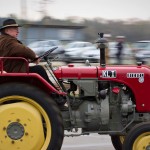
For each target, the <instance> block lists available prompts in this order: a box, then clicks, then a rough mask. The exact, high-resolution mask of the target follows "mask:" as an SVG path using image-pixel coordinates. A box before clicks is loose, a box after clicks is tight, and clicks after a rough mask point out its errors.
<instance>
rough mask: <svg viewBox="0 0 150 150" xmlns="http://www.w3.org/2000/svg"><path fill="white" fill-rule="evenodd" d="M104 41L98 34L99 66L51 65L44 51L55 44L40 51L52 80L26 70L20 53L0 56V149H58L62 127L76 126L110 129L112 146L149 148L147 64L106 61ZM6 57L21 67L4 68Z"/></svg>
mask: <svg viewBox="0 0 150 150" xmlns="http://www.w3.org/2000/svg"><path fill="white" fill-rule="evenodd" d="M105 42H106V40H105V39H104V38H103V34H100V39H99V40H98V41H97V43H98V47H99V48H100V66H90V65H89V66H80V67H74V66H73V65H68V66H63V67H58V68H55V69H54V68H53V67H52V64H51V60H50V59H48V55H49V53H50V52H51V51H52V50H54V49H55V48H53V49H52V50H50V51H48V52H47V53H45V54H44V55H43V56H42V57H44V59H45V60H46V61H47V65H46V67H47V68H48V71H49V72H50V73H51V75H52V77H53V79H54V81H55V86H52V85H50V84H49V83H48V82H47V81H46V80H44V79H43V78H42V77H41V76H39V75H38V74H35V73H29V71H28V66H29V64H28V62H27V61H26V60H25V59H24V58H6V57H5V58H3V57H1V58H0V131H1V133H0V149H1V150H60V149H61V146H62V142H63V138H64V130H67V131H70V132H71V133H72V131H74V132H77V131H78V129H79V128H80V129H81V133H80V135H84V134H90V133H98V134H108V135H110V136H111V140H112V144H113V146H114V147H115V149H116V150H122V149H123V150H150V94H148V93H149V87H150V85H149V83H150V68H149V67H148V66H145V65H142V64H141V63H138V64H137V65H131V66H129V65H121V66H119V65H114V66H113V65H111V66H107V65H106V63H105V48H106V44H105ZM7 59H11V60H12V61H13V60H14V59H21V60H22V61H24V62H26V64H27V65H26V73H8V72H7V73H4V67H3V64H4V63H5V61H6V60H7ZM62 104H65V105H66V107H60V106H61V105H62ZM74 135H75V136H76V134H70V136H74Z"/></svg>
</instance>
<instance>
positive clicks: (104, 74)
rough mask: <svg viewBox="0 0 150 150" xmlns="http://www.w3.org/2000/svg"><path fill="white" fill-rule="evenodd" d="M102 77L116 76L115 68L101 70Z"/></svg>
mask: <svg viewBox="0 0 150 150" xmlns="http://www.w3.org/2000/svg"><path fill="white" fill-rule="evenodd" d="M101 77H102V78H116V71H115V70H102V76H101Z"/></svg>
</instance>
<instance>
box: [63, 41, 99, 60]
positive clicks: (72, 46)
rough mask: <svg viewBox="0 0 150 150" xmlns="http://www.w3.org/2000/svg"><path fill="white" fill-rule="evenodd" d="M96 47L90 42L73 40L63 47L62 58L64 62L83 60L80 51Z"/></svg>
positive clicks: (92, 49)
mask: <svg viewBox="0 0 150 150" xmlns="http://www.w3.org/2000/svg"><path fill="white" fill-rule="evenodd" d="M94 50H96V47H95V45H94V44H92V43H90V42H84V41H75V42H71V43H68V44H67V45H66V47H65V54H64V60H65V61H66V62H72V61H83V57H82V53H83V52H85V53H86V52H87V51H94Z"/></svg>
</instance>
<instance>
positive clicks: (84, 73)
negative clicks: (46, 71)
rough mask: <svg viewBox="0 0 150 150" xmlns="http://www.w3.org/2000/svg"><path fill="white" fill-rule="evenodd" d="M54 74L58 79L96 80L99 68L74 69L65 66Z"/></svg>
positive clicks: (84, 67) (71, 66)
mask: <svg viewBox="0 0 150 150" xmlns="http://www.w3.org/2000/svg"><path fill="white" fill-rule="evenodd" d="M54 74H55V76H56V78H57V79H65V78H66V79H91V78H92V79H94V78H97V75H98V70H97V67H87V66H83V67H81V66H80V67H74V66H73V65H70V66H63V67H59V68H58V69H56V70H54Z"/></svg>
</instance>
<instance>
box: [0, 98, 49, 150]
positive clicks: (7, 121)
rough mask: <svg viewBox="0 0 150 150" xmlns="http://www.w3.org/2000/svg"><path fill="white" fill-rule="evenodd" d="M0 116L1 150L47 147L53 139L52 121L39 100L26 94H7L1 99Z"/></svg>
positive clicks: (30, 149)
mask: <svg viewBox="0 0 150 150" xmlns="http://www.w3.org/2000/svg"><path fill="white" fill-rule="evenodd" d="M16 101H18V102H16ZM4 102H9V104H6V103H4ZM0 116H1V117H0V122H1V123H0V130H1V131H2V132H1V134H0V149H1V150H6V149H11V150H17V149H20V150H27V149H28V150H35V149H36V150H46V149H47V147H48V145H49V143H50V140H51V132H52V131H51V123H50V120H49V117H48V115H47V113H46V112H45V110H44V109H43V108H42V107H41V106H40V105H39V104H38V103H37V102H35V101H34V100H32V99H30V98H27V97H24V96H17V95H14V96H6V97H4V98H1V99H0ZM43 120H44V125H45V126H43ZM44 127H45V128H44ZM44 129H46V133H45V134H44V131H45V130H44Z"/></svg>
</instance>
